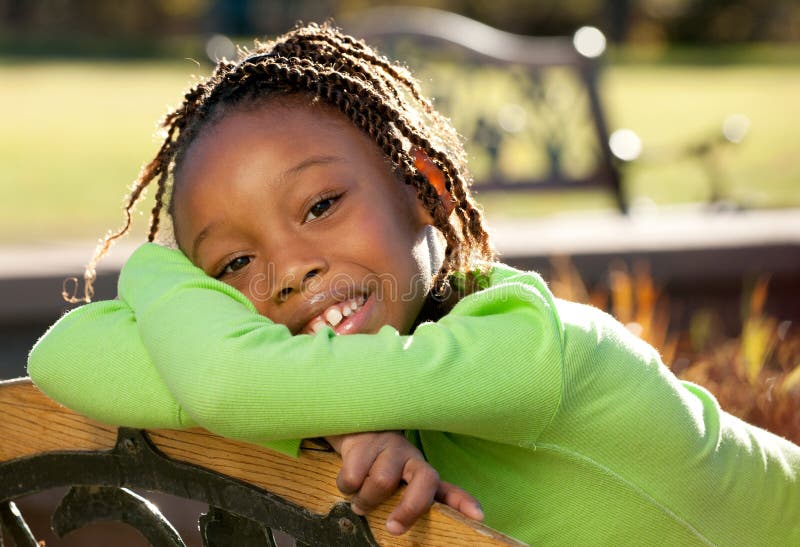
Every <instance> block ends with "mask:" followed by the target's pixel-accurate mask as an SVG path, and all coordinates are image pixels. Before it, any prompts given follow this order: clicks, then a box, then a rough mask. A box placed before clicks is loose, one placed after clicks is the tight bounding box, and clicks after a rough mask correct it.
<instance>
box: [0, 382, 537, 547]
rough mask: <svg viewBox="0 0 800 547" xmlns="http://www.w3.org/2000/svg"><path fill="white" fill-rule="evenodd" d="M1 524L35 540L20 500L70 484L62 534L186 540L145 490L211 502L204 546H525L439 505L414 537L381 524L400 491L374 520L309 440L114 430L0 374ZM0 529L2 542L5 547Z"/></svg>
mask: <svg viewBox="0 0 800 547" xmlns="http://www.w3.org/2000/svg"><path fill="white" fill-rule="evenodd" d="M0 416H2V418H0V517H1V518H0V523H1V524H2V526H0V528H2V529H3V530H4V531H5V536H6V539H7V540H8V539H9V538H10V540H11V541H12V544H16V545H18V546H20V547H22V546H25V547H29V546H30V547H34V546H37V545H38V544H37V541H36V540H35V539H34V537H33V534H32V533H31V532H30V529H29V528H28V526H27V524H26V523H25V520H24V518H23V515H20V514H19V512H18V511H17V509H16V506H15V504H14V500H17V499H19V498H22V497H24V496H28V495H30V494H34V493H36V492H41V491H44V490H47V489H51V488H54V487H63V486H68V487H71V489H70V490H69V492H68V493H67V495H66V496H65V497H64V498H63V499H62V501H61V503H60V505H59V507H58V508H57V509H56V511H55V513H54V514H53V518H52V523H53V524H52V526H53V529H54V531H56V533H57V534H59V535H63V534H66V533H68V532H70V531H71V530H75V529H78V528H81V527H82V526H85V525H87V524H89V523H92V522H96V521H122V522H125V523H126V524H129V525H131V526H133V527H135V528H136V529H137V530H138V531H139V532H140V533H141V534H142V535H144V536H145V538H146V539H147V540H148V541H149V542H150V543H151V544H152V545H167V546H182V545H184V542H183V541H182V539H181V537H180V535H179V534H178V532H176V531H175V529H174V528H173V527H172V526H171V525H170V524H169V522H167V521H166V520H165V519H164V518H163V517H162V516H161V515H160V513H159V512H158V511H157V510H153V506H152V504H149V503H147V502H146V501H145V500H144V499H143V498H141V497H139V496H138V495H136V494H134V493H133V492H131V491H130V490H128V489H134V490H136V491H139V492H141V491H148V492H150V491H153V492H162V493H166V494H171V495H175V496H179V497H181V498H187V499H192V500H197V501H200V502H203V503H204V504H208V506H209V511H208V513H206V514H204V515H201V516H200V518H199V526H200V530H201V535H202V538H203V545H206V546H209V547H210V546H221V545H248V546H250V545H253V546H256V545H275V541H274V538H273V535H274V534H273V531H274V530H279V531H281V532H282V533H284V534H288V535H289V536H292V537H293V538H295V541H296V545H300V546H302V545H315V546H316V545H433V546H436V545H442V546H443V545H522V543H520V542H518V541H516V540H514V539H512V538H509V537H507V536H504V535H502V534H500V533H498V532H496V531H494V530H492V529H490V528H488V527H486V526H483V525H481V524H478V523H476V522H473V521H471V520H469V519H466V518H465V517H463V516H461V515H460V514H459V513H457V512H456V511H454V510H452V509H450V508H449V507H446V506H443V505H440V504H435V505H434V507H433V508H432V509H431V511H430V512H429V513H428V514H427V515H426V516H425V517H423V518H422V519H421V520H420V521H419V522H418V523H417V524H416V525H415V526H414V527H413V528H412V529H411V530H410V531H409V532H408V533H407V534H405V535H403V536H400V537H395V536H391V535H390V534H389V533H388V532H386V531H385V528H384V523H385V521H386V518H387V517H388V515H389V513H390V512H391V510H392V507H393V506H394V505H395V504H396V503H397V501H398V499H399V494H398V495H395V496H394V497H393V498H392V499H391V500H389V501H388V502H386V503H385V504H383V505H382V506H380V507H379V508H377V509H376V510H375V511H373V512H372V513H371V514H370V515H369V516H367V517H366V518H364V517H359V516H357V515H356V514H355V513H353V512H352V511H351V510H350V508H349V505H348V504H347V502H346V500H345V498H344V497H343V496H342V494H341V493H340V492H339V491H338V490H337V488H336V475H337V473H338V470H339V467H340V460H339V457H338V455H337V454H336V453H335V452H332V451H330V449H325V448H324V447H320V446H316V445H314V444H313V443H310V442H309V441H306V442H304V447H303V449H302V451H301V452H302V453H301V455H300V457H299V458H296V459H295V458H291V457H289V456H286V455H283V454H280V453H277V452H274V451H272V450H269V449H266V448H261V447H258V446H255V445H251V444H247V443H243V442H237V441H232V440H228V439H224V438H221V437H219V436H216V435H214V434H212V433H210V432H208V431H206V430H203V429H191V430H183V431H177V430H147V431H141V430H135V429H127V428H119V429H117V428H115V427H112V426H108V425H104V424H101V423H98V422H95V421H93V420H90V419H88V418H86V417H84V416H81V415H79V414H77V413H75V412H72V411H71V410H69V409H66V408H64V407H62V406H61V405H59V404H58V403H56V402H54V401H52V400H51V399H49V398H47V397H46V396H45V395H44V394H42V393H41V392H40V391H39V390H38V389H37V388H36V387H35V386H34V385H33V384H32V383H31V382H30V380H29V379H27V378H20V379H17V380H10V381H6V382H0ZM2 536H3V534H2V533H0V544H2Z"/></svg>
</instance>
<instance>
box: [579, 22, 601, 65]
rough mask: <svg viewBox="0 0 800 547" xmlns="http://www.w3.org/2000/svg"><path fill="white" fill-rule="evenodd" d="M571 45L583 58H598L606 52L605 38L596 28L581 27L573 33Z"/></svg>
mask: <svg viewBox="0 0 800 547" xmlns="http://www.w3.org/2000/svg"><path fill="white" fill-rule="evenodd" d="M572 43H573V44H574V45H575V49H577V50H578V53H580V54H581V55H583V56H584V57H589V58H594V57H599V56H600V55H602V54H603V52H604V51H605V50H606V37H605V35H604V34H603V33H602V32H601V31H600V29H598V28H597V27H581V28H579V29H578V30H577V31H575V35H574V36H573V37H572Z"/></svg>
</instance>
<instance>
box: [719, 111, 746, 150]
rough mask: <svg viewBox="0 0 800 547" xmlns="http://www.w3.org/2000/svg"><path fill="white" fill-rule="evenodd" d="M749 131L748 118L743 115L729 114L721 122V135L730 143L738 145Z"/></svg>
mask: <svg viewBox="0 0 800 547" xmlns="http://www.w3.org/2000/svg"><path fill="white" fill-rule="evenodd" d="M749 130H750V118H748V117H747V116H745V115H744V114H731V115H730V116H728V117H726V118H725V120H724V121H723V122H722V135H723V136H724V137H725V138H726V139H727V140H728V141H730V142H732V143H740V142H742V140H743V139H744V137H745V136H746V135H747V132H748V131H749Z"/></svg>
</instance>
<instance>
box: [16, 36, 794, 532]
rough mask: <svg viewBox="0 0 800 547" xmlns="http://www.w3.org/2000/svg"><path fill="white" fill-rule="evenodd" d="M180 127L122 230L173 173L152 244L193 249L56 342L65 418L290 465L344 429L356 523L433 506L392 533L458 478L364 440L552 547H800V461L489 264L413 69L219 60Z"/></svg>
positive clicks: (158, 260)
mask: <svg viewBox="0 0 800 547" xmlns="http://www.w3.org/2000/svg"><path fill="white" fill-rule="evenodd" d="M165 127H166V129H167V137H166V140H165V142H164V144H163V146H162V147H161V149H160V151H159V153H158V155H157V156H156V158H155V159H154V160H153V161H152V162H151V163H150V164H149V165H148V166H147V167H146V168H145V169H144V171H143V173H142V175H141V178H140V180H139V182H138V184H137V185H136V187H135V188H134V191H133V193H132V195H131V198H130V201H129V204H128V207H127V208H126V211H127V212H128V222H127V223H126V226H125V227H124V228H123V230H122V232H123V233H124V232H125V231H126V230H127V228H128V225H129V224H130V208H131V207H132V205H133V204H134V203H135V202H136V200H137V199H138V197H139V195H140V194H141V192H142V190H143V189H144V188H145V187H146V186H147V185H148V184H149V183H151V181H154V180H155V181H156V183H157V192H156V207H155V209H154V211H153V221H152V224H151V232H150V240H151V241H153V240H154V239H155V237H156V235H157V233H158V230H159V226H160V221H161V217H162V208H163V203H164V201H165V199H169V209H168V212H169V213H170V217H171V218H172V219H173V220H174V236H175V241H176V243H177V246H178V248H179V249H180V250H179V251H178V250H173V249H169V248H166V247H164V246H159V245H155V244H146V245H144V246H142V247H140V248H139V249H138V250H137V251H136V252H135V253H134V254H133V256H132V257H131V258H130V260H129V261H128V263H127V264H126V265H125V267H124V268H123V271H122V273H121V275H120V280H119V299H118V300H115V301H109V302H98V303H94V304H89V305H86V306H83V307H81V308H78V309H77V310H75V311H73V312H71V313H69V314H67V315H66V316H65V317H63V318H62V319H61V320H60V321H59V322H58V323H56V325H54V326H53V327H52V328H51V330H50V331H49V332H48V333H47V334H46V335H45V336H44V337H43V338H42V339H41V340H40V341H39V343H38V344H37V345H36V347H35V348H34V349H33V351H32V353H31V356H30V360H29V364H28V366H29V372H30V374H31V377H32V378H33V379H34V381H35V382H36V383H37V384H38V385H39V386H40V387H41V388H42V389H43V390H44V391H45V392H46V393H48V394H49V395H51V396H52V397H54V398H55V399H57V400H59V401H61V402H63V403H64V404H66V405H67V406H70V407H72V408H74V409H76V410H78V411H80V412H83V413H85V414H87V415H89V416H92V417H94V418H96V419H99V420H102V421H105V422H108V423H112V424H118V425H129V426H135V427H190V426H194V425H201V426H203V427H205V428H207V429H209V430H211V431H214V432H217V433H219V434H221V435H225V436H228V437H232V438H237V439H243V440H247V441H250V442H254V443H268V445H269V446H271V447H273V448H276V449H279V450H283V451H285V452H288V453H290V454H294V453H296V451H297V447H298V442H299V441H298V440H297V439H301V438H305V437H320V436H327V437H328V438H329V439H330V440H331V441H332V444H333V445H334V446H335V447H337V448H338V449H339V451H340V452H341V453H342V455H343V466H344V471H343V477H340V478H341V479H342V480H341V484H342V487H343V489H344V490H346V491H348V492H357V494H356V500H355V501H354V504H355V505H356V506H358V507H360V510H362V511H363V510H368V509H369V508H370V507H371V506H372V505H374V503H377V501H379V500H380V499H383V497H385V495H386V492H387V491H392V490H394V489H395V488H396V487H397V486H398V484H399V483H400V479H401V478H402V479H405V480H406V481H407V482H410V483H411V484H410V486H409V488H408V490H412V488H416V490H414V492H412V493H411V494H408V493H407V496H409V495H411V496H413V497H414V499H415V500H416V501H415V502H414V503H412V504H410V505H414V506H415V508H411V509H408V508H407V511H406V512H405V513H404V514H403V515H400V516H398V515H397V514H395V515H394V516H393V517H392V519H391V520H392V522H390V523H389V524H387V527H389V529H390V531H393V532H395V533H399V532H402V531H403V530H404V529H405V527H406V526H408V525H409V524H410V523H411V522H412V521H413V518H415V515H416V514H418V512H419V504H418V503H417V502H418V501H419V500H422V499H423V498H425V496H426V495H427V496H428V498H427V499H428V501H427V504H425V503H423V505H424V506H425V507H427V505H429V503H430V498H431V497H432V495H433V494H432V493H431V492H430V484H431V483H436V484H437V485H438V479H436V477H435V475H431V474H430V472H429V469H428V468H427V467H425V465H422V464H421V463H420V461H421V460H420V459H419V457H418V456H417V453H415V452H414V449H412V448H411V447H410V446H409V445H407V444H406V443H405V441H403V439H402V438H400V437H399V436H398V435H396V434H393V433H386V434H381V433H376V434H370V433H366V434H363V435H351V434H352V433H354V432H380V431H392V430H405V431H406V432H407V436H408V438H409V439H411V440H412V441H413V442H414V443H415V445H416V446H417V447H419V448H420V449H421V450H422V452H423V453H424V456H425V459H426V460H427V461H428V462H429V464H430V465H432V466H433V467H434V468H435V469H436V470H437V471H438V472H439V473H440V475H441V477H442V478H443V479H445V480H446V481H449V482H450V483H455V484H458V485H459V486H461V487H464V488H465V489H466V490H467V491H469V492H471V493H472V494H475V495H476V496H477V498H478V499H480V500H481V502H482V504H483V508H484V510H485V520H486V522H487V524H489V525H490V526H493V527H495V528H498V529H500V530H502V531H504V532H507V533H509V534H511V535H513V536H515V537H517V538H519V539H522V540H524V541H527V542H530V543H532V544H625V543H636V544H656V543H658V544H723V545H725V544H744V545H758V544H763V545H777V544H781V545H789V544H800V448H798V447H797V446H795V445H793V444H792V443H789V442H788V441H786V440H784V439H781V438H779V437H777V436H774V435H771V434H770V433H768V432H766V431H763V430H761V429H758V428H755V427H752V426H750V425H748V424H745V423H743V422H741V421H739V420H737V419H736V418H734V417H732V416H730V415H729V414H726V413H725V412H723V411H722V410H721V409H720V408H719V406H718V405H717V403H716V401H715V399H714V398H713V397H712V396H711V395H710V394H709V393H708V392H706V391H705V390H703V389H702V388H700V387H698V386H695V385H692V384H689V383H684V382H680V381H678V380H677V379H676V378H675V377H674V376H673V375H672V374H671V373H670V371H669V370H668V369H667V368H666V367H665V366H664V365H663V364H662V363H661V361H660V357H659V355H658V353H657V352H656V351H655V350H654V349H653V348H652V347H650V346H648V345H647V344H645V343H644V342H642V341H641V340H639V339H638V338H636V337H635V336H633V335H631V334H630V333H629V332H628V331H627V330H626V329H625V328H624V327H623V326H622V325H620V324H619V323H618V322H616V321H615V320H613V319H612V318H611V317H609V316H608V315H606V314H604V313H602V312H601V311H599V310H596V309H594V308H591V307H587V306H583V305H579V304H574V303H569V302H565V301H562V300H558V299H555V298H554V297H553V296H552V295H551V293H550V292H549V290H548V289H547V287H546V285H545V284H544V282H543V281H542V280H541V278H539V277H538V276H537V275H536V274H533V273H527V272H519V271H516V270H513V269H511V268H509V267H507V266H504V265H502V264H497V263H490V262H489V261H490V260H491V259H492V258H493V255H492V253H491V250H490V247H489V243H488V237H487V235H486V233H485V231H484V229H483V226H482V222H481V216H480V214H479V212H478V210H477V209H476V208H475V206H474V204H473V202H472V200H471V197H470V195H469V189H468V183H469V176H468V174H467V172H466V168H465V165H464V161H463V158H464V153H463V149H462V148H461V145H460V143H459V141H458V138H457V136H456V135H455V133H454V131H453V130H452V128H451V127H450V126H449V124H448V123H447V121H446V120H445V119H444V118H443V117H442V116H440V115H439V114H438V113H436V111H435V110H434V109H433V108H431V105H430V103H429V102H428V101H427V100H426V99H424V98H423V97H422V96H421V95H420V93H419V90H418V88H417V85H416V83H415V82H414V80H413V79H412V78H411V76H410V75H408V74H407V73H406V72H405V71H404V70H402V69H400V68H398V67H397V66H395V65H393V64H390V63H389V62H387V61H386V60H385V59H383V58H381V57H378V56H377V55H376V54H375V53H374V52H373V51H372V50H371V49H369V48H367V47H366V46H364V45H363V44H361V43H359V42H357V41H355V40H354V39H352V38H350V37H347V36H344V35H342V34H340V33H339V32H337V31H336V30H335V29H332V28H329V27H326V26H322V27H319V26H314V25H311V26H307V27H304V28H299V29H297V30H295V31H293V32H290V33H288V34H287V35H285V36H283V37H281V38H279V39H278V40H277V41H275V42H273V43H270V44H267V45H265V46H263V47H260V48H259V49H258V50H257V51H255V52H254V53H252V54H249V55H246V56H244V57H243V58H242V59H241V60H239V61H238V62H236V63H227V62H224V63H220V64H219V65H218V67H217V69H216V71H215V72H214V74H213V75H212V76H211V77H210V78H209V79H208V80H206V81H204V82H201V83H199V84H197V85H196V86H195V87H194V88H193V89H191V90H190V91H189V92H188V93H187V94H186V96H185V101H184V103H183V105H182V106H181V107H179V108H178V109H177V110H175V111H174V112H172V113H171V114H170V115H168V116H167V118H166V121H165ZM170 175H173V177H172V178H171V177H170ZM171 180H174V183H173V184H172V187H170V181H171ZM432 227H433V228H435V229H436V232H434V231H432V229H431V228H432ZM437 234H441V239H443V240H444V243H445V248H444V252H443V253H441V252H439V250H440V247H439V236H438V235H437ZM114 237H116V236H114ZM110 239H113V237H112V238H110ZM107 246H108V242H107V243H106V245H105V246H104V247H103V248H102V249H100V252H99V254H100V255H102V253H103V252H105V250H106V248H107ZM89 280H90V281H91V276H89ZM90 286H91V285H90V284H89V288H90ZM86 296H87V298H88V297H89V296H91V292H90V290H87V295H86ZM341 334H349V335H351V336H337V335H341ZM415 470H416V471H419V475H420V476H424V477H423V478H421V479H419V480H417V479H415V477H414V472H415ZM380 474H386V476H387V477H388V479H385V480H377V479H375V477H376V476H378V475H380ZM415 484H416V485H418V484H423V485H424V486H421V487H420V486H416V487H415ZM437 488H438V489H439V494H440V498H441V499H444V500H445V501H447V502H448V503H450V504H451V505H454V506H456V507H459V508H461V509H462V511H464V512H465V513H466V514H468V515H470V516H474V517H480V516H481V513H480V511H479V510H478V509H477V507H475V506H474V505H473V500H472V498H470V497H469V496H468V495H467V494H465V493H464V492H463V491H460V490H457V489H455V488H452V487H450V485H449V484H447V483H444V485H441V486H437ZM426 489H427V490H426ZM434 489H435V488H434ZM422 491H426V492H428V494H425V495H421V494H420V492H422ZM404 499H405V498H404ZM415 511H416V512H415Z"/></svg>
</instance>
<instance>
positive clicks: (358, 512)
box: [350, 505, 367, 517]
mask: <svg viewBox="0 0 800 547" xmlns="http://www.w3.org/2000/svg"><path fill="white" fill-rule="evenodd" d="M350 509H351V510H352V511H353V513H355V514H356V515H359V516H362V517H363V516H364V515H366V514H367V513H366V511H364V510H363V509H361V507H359V506H358V505H350Z"/></svg>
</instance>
